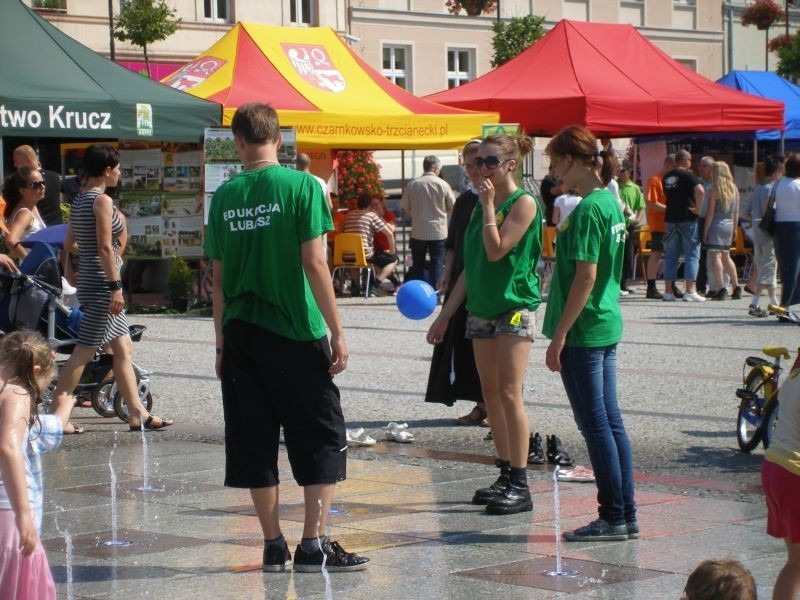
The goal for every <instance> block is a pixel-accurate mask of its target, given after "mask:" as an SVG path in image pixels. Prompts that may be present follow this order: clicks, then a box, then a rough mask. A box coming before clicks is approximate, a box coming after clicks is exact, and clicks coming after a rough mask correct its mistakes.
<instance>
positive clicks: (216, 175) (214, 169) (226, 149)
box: [203, 127, 297, 225]
mask: <svg viewBox="0 0 800 600" xmlns="http://www.w3.org/2000/svg"><path fill="white" fill-rule="evenodd" d="M295 158H297V132H296V131H295V129H294V128H292V127H281V145H280V147H279V148H278V162H279V163H280V164H281V166H283V167H288V168H290V169H294V168H295V163H294V161H295ZM203 168H204V174H203V198H204V201H203V207H204V208H203V223H204V224H206V225H208V211H209V210H210V208H211V199H212V197H213V196H214V192H216V191H217V189H218V188H219V186H221V185H222V184H223V183H225V182H226V181H228V180H229V179H231V178H232V177H234V176H235V175H237V174H238V173H241V171H242V168H243V165H242V163H241V162H240V161H239V153H238V152H237V151H236V142H235V141H234V139H233V132H232V131H231V130H230V128H227V127H224V128H223V127H208V128H206V130H205V134H204V135H203Z"/></svg>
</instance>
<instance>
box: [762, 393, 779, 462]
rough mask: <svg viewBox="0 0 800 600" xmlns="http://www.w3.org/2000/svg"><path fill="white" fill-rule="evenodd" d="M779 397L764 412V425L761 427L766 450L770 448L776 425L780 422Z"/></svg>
mask: <svg viewBox="0 0 800 600" xmlns="http://www.w3.org/2000/svg"><path fill="white" fill-rule="evenodd" d="M778 409H779V404H778V398H775V399H774V400H773V401H772V402H770V403H769V405H768V406H767V410H766V411H765V413H764V426H763V427H762V428H761V443H762V444H764V450H766V449H767V448H769V445H770V444H771V443H772V435H773V434H774V433H775V426H776V425H777V424H778V418H779V415H778V413H779V412H780V411H779V410H778Z"/></svg>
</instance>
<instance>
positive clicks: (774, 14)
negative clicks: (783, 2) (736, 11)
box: [742, 0, 786, 31]
mask: <svg viewBox="0 0 800 600" xmlns="http://www.w3.org/2000/svg"><path fill="white" fill-rule="evenodd" d="M785 18H786V14H785V13H784V11H783V9H782V8H781V7H780V5H779V4H778V3H777V2H775V0H755V2H753V3H752V4H748V5H747V6H746V7H745V8H744V10H743V11H742V25H744V26H745V27H747V26H749V25H755V26H756V28H757V29H761V30H762V31H763V30H765V29H769V28H770V27H771V26H772V25H773V24H774V23H779V22H780V21H783V20H784V19H785Z"/></svg>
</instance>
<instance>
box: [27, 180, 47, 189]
mask: <svg viewBox="0 0 800 600" xmlns="http://www.w3.org/2000/svg"><path fill="white" fill-rule="evenodd" d="M22 187H26V188H29V189H31V190H38V189H39V188H43V187H44V181H29V182H28V183H25V184H23V186H22Z"/></svg>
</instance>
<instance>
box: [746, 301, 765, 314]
mask: <svg viewBox="0 0 800 600" xmlns="http://www.w3.org/2000/svg"><path fill="white" fill-rule="evenodd" d="M747 314H749V315H750V316H751V317H766V316H767V311H765V310H764V309H763V308H761V307H760V306H753V305H752V304H751V305H750V308H748V309H747Z"/></svg>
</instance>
